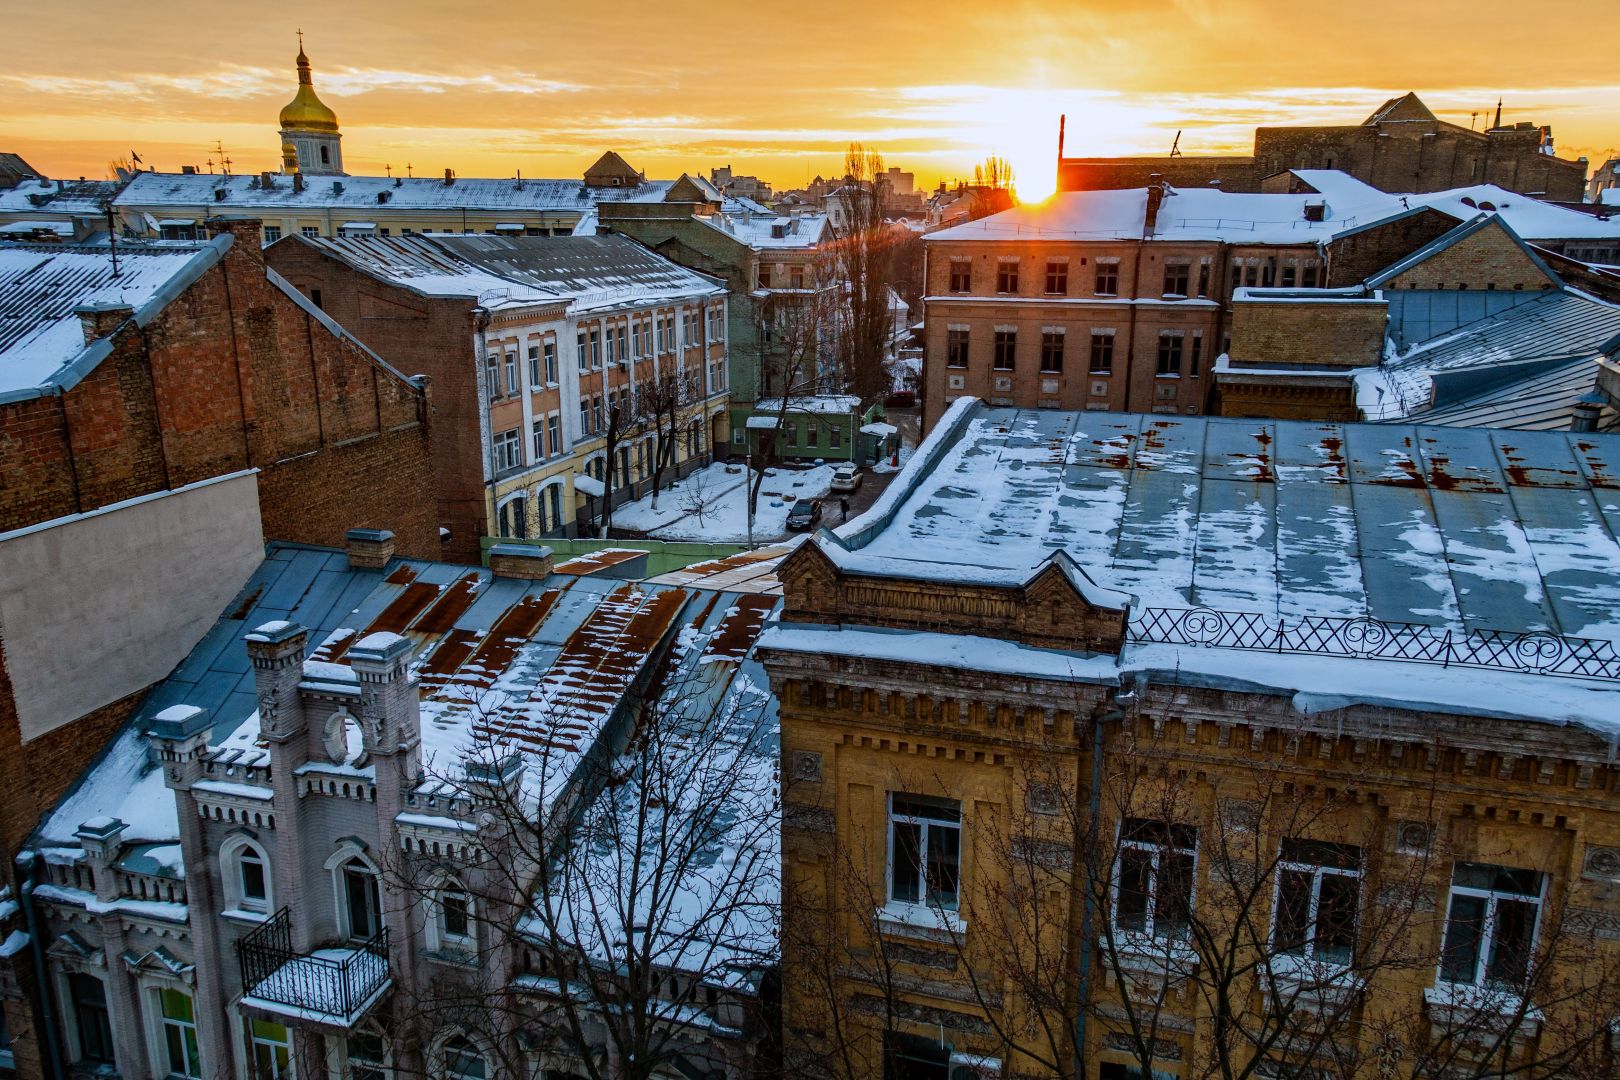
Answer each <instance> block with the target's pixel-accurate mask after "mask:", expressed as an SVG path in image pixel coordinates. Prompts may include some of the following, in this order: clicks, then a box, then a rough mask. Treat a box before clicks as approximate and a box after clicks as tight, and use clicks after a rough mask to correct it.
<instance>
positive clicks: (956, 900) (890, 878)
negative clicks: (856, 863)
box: [884, 791, 963, 912]
mask: <svg viewBox="0 0 1620 1080" xmlns="http://www.w3.org/2000/svg"><path fill="white" fill-rule="evenodd" d="M896 798H900V799H911V800H917V801H919V802H920V803H922V804H923V805H925V806H926V805H927V804H929V803H947V802H955V800H951V799H939V798H934V797H932V796H927V795H916V794H913V793H911V792H905V791H891V792H889V806H888V811H889V828H888V833H889V837H888V859H887V866H886V867H885V871H886V872H885V874H884V881H885V886H884V895H885V896H886V898H887V899H888V902H889V903H891V904H899V905H903V906H906V907H922V908H928V909H930V910H932V909H935V908H939V909H943V910H945V911H953V912H954V911H956V910H958V909H959V908H960V907H961V903H962V862H963V859H962V804H961V803H960V802H956V820H955V821H952V820H950V819H949V818H946V817H929V816H926V815H922V814H907V813H902V812H899V811H897V810H895V806H894V804H895V799H896ZM939 809H940V811H941V812H942V813H944V812H945V811H946V810H947V808H946V807H945V806H943V805H942V806H940V808H939ZM896 825H915V826H917V827H918V833H917V858H918V865H917V882H918V886H919V889H920V890H921V892H922V895H921V896H920V897H919V898H917V899H915V900H913V899H909V898H907V897H903V896H896V895H895V894H894V871H895V854H896V848H897V847H898V844H897V843H896V834H895V826H896ZM933 829H948V830H950V831H951V832H954V833H955V834H956V895H955V896H954V897H952V898H951V900H950V901H949V902H948V903H947V902H945V901H943V900H934V899H931V898H930V896H929V894H930V892H931V891H932V890H931V889H930V887H929V882H928V850H929V848H928V834H929V832H930V831H932V830H933Z"/></svg>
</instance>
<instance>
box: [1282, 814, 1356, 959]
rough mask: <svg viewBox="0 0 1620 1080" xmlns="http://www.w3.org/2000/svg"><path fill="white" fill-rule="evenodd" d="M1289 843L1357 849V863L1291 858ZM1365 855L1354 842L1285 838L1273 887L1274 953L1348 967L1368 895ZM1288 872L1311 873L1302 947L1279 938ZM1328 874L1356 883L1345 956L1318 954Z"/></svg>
mask: <svg viewBox="0 0 1620 1080" xmlns="http://www.w3.org/2000/svg"><path fill="white" fill-rule="evenodd" d="M1289 844H1300V845H1311V846H1313V847H1316V848H1342V849H1344V850H1346V851H1353V852H1354V853H1355V863H1356V865H1355V866H1354V867H1353V868H1351V867H1343V866H1331V865H1327V864H1325V863H1323V862H1321V861H1320V860H1317V861H1314V862H1311V861H1304V860H1301V859H1297V858H1296V859H1290V858H1289V857H1288V856H1287V854H1286V852H1287V848H1288V845H1289ZM1366 871H1367V864H1366V858H1365V855H1364V853H1363V852H1362V850H1361V849H1360V848H1359V847H1357V846H1355V845H1353V844H1338V843H1333V842H1330V841H1323V840H1309V839H1305V838H1296V837H1290V838H1288V839H1285V840H1283V841H1282V846H1281V848H1280V849H1279V852H1278V856H1277V864H1276V868H1275V871H1274V878H1273V881H1272V888H1271V934H1270V938H1269V944H1270V947H1271V952H1272V955H1273V956H1279V957H1280V956H1287V957H1291V958H1296V959H1299V960H1303V961H1305V962H1306V963H1312V964H1326V965H1331V966H1333V967H1335V968H1341V969H1342V968H1348V967H1350V966H1351V964H1353V963H1354V961H1355V943H1356V939H1357V938H1358V937H1359V936H1360V929H1361V916H1362V910H1363V907H1364V900H1365V898H1366V896H1365V894H1366V881H1367V877H1366ZM1285 873H1302V874H1308V875H1309V876H1310V879H1311V887H1310V904H1309V907H1308V908H1307V910H1306V914H1305V931H1306V933H1305V936H1304V938H1303V939H1302V940H1301V942H1300V945H1299V948H1298V949H1297V950H1296V949H1293V948H1287V947H1285V946H1284V945H1283V944H1281V943H1280V942H1279V940H1278V931H1279V929H1280V928H1281V924H1282V892H1283V875H1284V874H1285ZM1329 877H1342V878H1348V879H1351V880H1353V881H1354V882H1355V883H1356V893H1355V910H1354V916H1353V919H1352V922H1351V927H1350V934H1351V943H1350V955H1349V956H1348V957H1347V958H1346V959H1344V960H1338V959H1333V958H1323V957H1320V956H1318V955H1317V937H1318V936H1319V931H1320V927H1319V925H1318V924H1319V921H1320V917H1321V903H1322V883H1323V881H1324V880H1326V879H1327V878H1329Z"/></svg>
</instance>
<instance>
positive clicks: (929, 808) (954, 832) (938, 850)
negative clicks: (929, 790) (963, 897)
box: [889, 793, 962, 911]
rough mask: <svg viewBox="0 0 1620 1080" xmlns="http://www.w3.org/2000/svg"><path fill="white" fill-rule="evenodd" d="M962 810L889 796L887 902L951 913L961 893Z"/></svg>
mask: <svg viewBox="0 0 1620 1080" xmlns="http://www.w3.org/2000/svg"><path fill="white" fill-rule="evenodd" d="M961 849H962V804H961V803H958V802H956V801H955V800H952V799H933V798H929V797H928V796H926V795H901V794H898V793H896V794H891V795H890V796H889V899H890V900H893V901H896V902H899V903H903V904H927V905H929V906H938V907H941V908H945V909H947V910H952V911H954V910H955V909H956V906H957V900H958V891H959V888H960V884H961V882H960V871H961Z"/></svg>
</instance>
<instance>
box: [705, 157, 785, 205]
mask: <svg viewBox="0 0 1620 1080" xmlns="http://www.w3.org/2000/svg"><path fill="white" fill-rule="evenodd" d="M709 183H711V184H713V185H714V186H715V188H716V189H717V190H718V191H719V192H720V193H721V194H722V195H727V196H730V197H731V198H734V199H752V200H753V201H754V202H758V203H769V202H770V201H771V185H769V184H767V183H766V182H765V181H763V180H761V179H760V178H759V177H757V176H738V175H736V174H735V173H733V172H732V171H731V166H730V165H724V166H721V167H720V168H718V169H710V170H709Z"/></svg>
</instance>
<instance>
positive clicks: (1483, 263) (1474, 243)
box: [1384, 220, 1554, 290]
mask: <svg viewBox="0 0 1620 1080" xmlns="http://www.w3.org/2000/svg"><path fill="white" fill-rule="evenodd" d="M1552 284H1554V283H1553V282H1552V280H1551V279H1550V278H1548V276H1547V275H1546V273H1544V272H1543V271H1542V269H1541V268H1540V267H1539V266H1537V265H1536V262H1535V260H1534V259H1532V258H1531V257H1530V255H1529V254H1528V253H1527V252H1526V251H1525V250H1524V249H1523V248H1522V247H1520V246H1519V245H1518V244H1517V243H1515V242H1514V240H1513V238H1512V237H1511V236H1509V235H1508V234H1507V233H1506V232H1504V231H1503V230H1502V228H1501V226H1500V225H1499V224H1497V223H1496V222H1495V221H1494V220H1493V221H1492V222H1491V224H1490V225H1489V226H1488V227H1486V228H1483V229H1479V230H1478V231H1476V232H1473V233H1470V234H1469V235H1467V236H1465V237H1463V238H1462V239H1461V240H1458V241H1457V242H1456V243H1454V244H1452V245H1450V246H1449V247H1447V248H1445V249H1444V250H1442V251H1437V252H1435V253H1434V254H1433V255H1430V256H1429V257H1428V258H1427V259H1424V260H1423V261H1422V262H1421V263H1418V264H1417V265H1416V266H1413V267H1412V268H1410V269H1408V270H1406V271H1404V272H1402V273H1401V274H1399V275H1398V276H1396V277H1394V278H1391V279H1390V280H1389V281H1388V282H1386V283H1385V284H1384V288H1386V289H1504V290H1506V289H1512V290H1533V289H1541V288H1546V287H1548V286H1549V285H1552Z"/></svg>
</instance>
